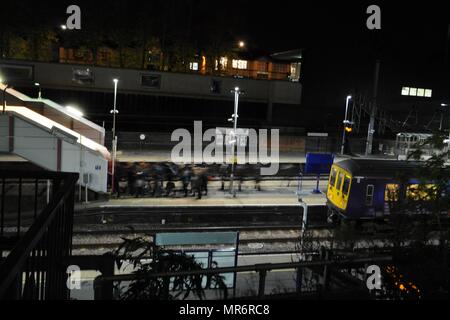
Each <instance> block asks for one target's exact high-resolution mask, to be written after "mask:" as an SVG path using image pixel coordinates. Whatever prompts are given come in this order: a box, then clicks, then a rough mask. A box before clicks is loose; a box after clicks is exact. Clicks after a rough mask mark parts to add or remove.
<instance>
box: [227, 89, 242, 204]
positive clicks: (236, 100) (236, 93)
mask: <svg viewBox="0 0 450 320" xmlns="http://www.w3.org/2000/svg"><path fill="white" fill-rule="evenodd" d="M231 92H232V93H234V114H233V115H232V116H231V119H232V121H233V132H232V135H233V140H231V141H230V143H231V146H232V148H231V150H232V151H231V152H232V155H233V158H232V159H231V161H232V162H231V179H230V180H231V182H230V193H231V194H232V195H233V198H235V197H236V192H235V190H234V171H235V165H234V162H235V159H236V144H237V134H236V133H237V120H238V117H239V115H238V111H239V95H241V94H242V92H241V90H240V89H239V87H235V88H234V90H231ZM229 120H230V119H229Z"/></svg>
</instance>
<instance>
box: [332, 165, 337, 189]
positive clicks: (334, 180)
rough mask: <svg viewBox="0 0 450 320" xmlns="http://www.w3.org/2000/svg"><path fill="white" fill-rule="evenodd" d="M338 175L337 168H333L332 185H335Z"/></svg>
mask: <svg viewBox="0 0 450 320" xmlns="http://www.w3.org/2000/svg"><path fill="white" fill-rule="evenodd" d="M336 176H337V170H336V168H332V169H331V175H330V187H333V188H334V186H335V185H336Z"/></svg>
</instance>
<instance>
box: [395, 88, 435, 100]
mask: <svg viewBox="0 0 450 320" xmlns="http://www.w3.org/2000/svg"><path fill="white" fill-rule="evenodd" d="M432 94H433V90H431V89H424V88H410V87H403V88H402V96H410V97H425V98H431V96H432Z"/></svg>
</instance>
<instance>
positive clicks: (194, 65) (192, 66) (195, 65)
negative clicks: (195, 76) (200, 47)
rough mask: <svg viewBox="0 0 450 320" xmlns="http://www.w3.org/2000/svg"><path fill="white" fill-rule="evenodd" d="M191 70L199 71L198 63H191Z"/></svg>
mask: <svg viewBox="0 0 450 320" xmlns="http://www.w3.org/2000/svg"><path fill="white" fill-rule="evenodd" d="M189 69H191V70H194V71H198V62H191V63H189Z"/></svg>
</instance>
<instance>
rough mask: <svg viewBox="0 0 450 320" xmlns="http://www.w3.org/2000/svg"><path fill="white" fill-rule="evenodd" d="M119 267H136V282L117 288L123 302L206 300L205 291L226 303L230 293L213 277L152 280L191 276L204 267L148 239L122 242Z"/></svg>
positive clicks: (117, 260)
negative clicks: (173, 274) (216, 294)
mask: <svg viewBox="0 0 450 320" xmlns="http://www.w3.org/2000/svg"><path fill="white" fill-rule="evenodd" d="M114 255H115V257H116V263H117V267H118V268H119V269H121V268H122V266H123V263H124V261H127V262H129V263H130V264H132V265H133V268H134V271H133V272H132V274H133V275H135V276H136V277H135V279H134V280H133V281H131V282H130V283H128V284H127V286H126V287H125V288H124V287H123V286H122V285H121V284H118V285H116V291H117V295H118V298H119V299H120V300H176V299H183V300H185V299H192V298H197V299H200V300H202V299H204V298H205V288H208V289H217V291H219V293H221V294H222V298H223V299H226V298H227V294H228V289H227V287H226V284H225V282H224V278H223V277H222V276H220V275H213V276H209V277H207V278H206V285H205V286H203V281H204V278H205V276H202V275H177V276H174V277H171V278H170V279H169V278H168V277H160V276H159V277H150V276H151V275H154V274H162V273H171V272H189V271H198V270H202V269H203V266H202V265H201V264H200V263H198V262H197V261H195V259H194V257H193V256H189V255H186V254H185V253H184V252H175V251H167V250H162V249H160V248H159V247H155V246H154V245H153V244H152V243H151V242H150V241H149V240H148V239H145V238H136V239H123V243H122V244H121V245H120V247H119V248H118V249H117V250H116V251H115V252H114Z"/></svg>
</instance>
